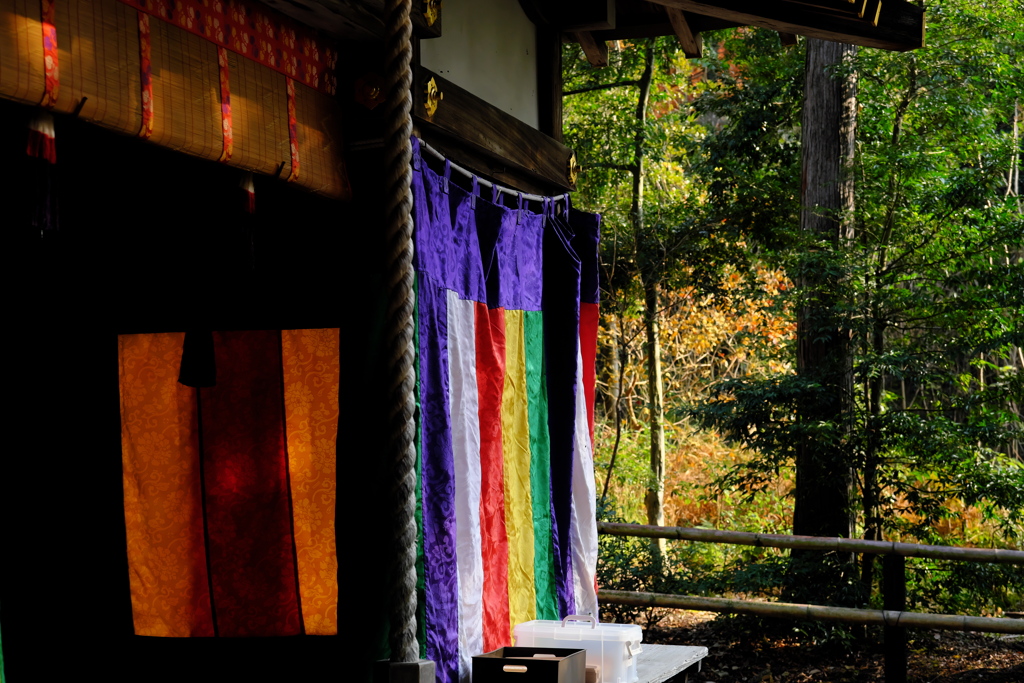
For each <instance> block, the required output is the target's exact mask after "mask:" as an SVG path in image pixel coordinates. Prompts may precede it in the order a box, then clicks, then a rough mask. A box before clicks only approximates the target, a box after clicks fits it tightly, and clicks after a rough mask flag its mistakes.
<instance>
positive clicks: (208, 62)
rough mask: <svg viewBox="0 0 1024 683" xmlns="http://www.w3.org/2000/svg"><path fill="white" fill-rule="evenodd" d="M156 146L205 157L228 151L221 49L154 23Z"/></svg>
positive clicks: (162, 23)
mask: <svg viewBox="0 0 1024 683" xmlns="http://www.w3.org/2000/svg"><path fill="white" fill-rule="evenodd" d="M150 27H151V32H152V33H151V41H152V43H151V44H152V59H153V62H152V73H153V137H152V138H150V139H151V140H152V141H153V142H155V143H156V144H158V145H163V146H164V147H170V148H171V149H175V150H178V151H179V152H185V153H186V154H191V155H193V156H197V157H200V158H202V159H214V160H215V159H218V158H220V153H221V150H222V149H223V145H224V143H223V136H222V134H221V116H220V72H219V70H218V67H217V47H216V46H215V45H214V44H213V43H211V42H209V41H206V40H203V39H202V38H200V37H199V36H196V35H193V34H191V33H187V32H185V31H182V30H181V29H179V28H178V27H176V26H174V25H172V24H170V23H168V22H166V21H159V20H155V19H154V20H152V21H150Z"/></svg>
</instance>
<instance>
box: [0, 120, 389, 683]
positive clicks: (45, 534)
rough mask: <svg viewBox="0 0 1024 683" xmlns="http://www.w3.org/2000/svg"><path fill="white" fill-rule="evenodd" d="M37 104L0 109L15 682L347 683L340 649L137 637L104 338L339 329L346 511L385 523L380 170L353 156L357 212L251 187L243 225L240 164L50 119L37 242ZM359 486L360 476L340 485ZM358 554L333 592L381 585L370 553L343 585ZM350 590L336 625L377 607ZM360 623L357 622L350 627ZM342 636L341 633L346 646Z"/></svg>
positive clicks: (6, 501)
mask: <svg viewBox="0 0 1024 683" xmlns="http://www.w3.org/2000/svg"><path fill="white" fill-rule="evenodd" d="M30 113H31V111H30V109H29V108H27V107H22V106H19V105H14V104H11V103H6V102H0V131H2V132H0V164H2V167H3V169H4V173H3V180H2V183H0V184H2V187H0V221H2V222H0V225H2V230H0V235H2V240H3V243H4V244H3V251H2V252H0V253H2V254H3V255H4V262H5V267H4V269H3V287H4V297H3V301H4V302H5V306H4V328H3V329H4V340H5V341H4V345H5V354H4V356H5V358H6V364H7V368H8V370H9V371H8V372H6V373H4V375H5V379H6V382H5V387H6V392H5V393H6V394H7V398H6V401H5V404H6V405H7V406H9V408H8V412H7V414H6V415H5V418H6V419H5V420H4V423H5V425H6V426H7V442H6V444H5V445H4V448H3V449H2V451H0V571H2V575H0V576H2V581H0V591H2V592H0V625H2V638H3V646H4V656H5V662H6V668H7V675H8V680H9V682H10V683H23V682H25V681H70V680H76V679H77V678H79V677H81V676H85V675H89V674H93V675H98V676H99V677H100V678H101V679H102V680H106V681H121V680H124V681H129V680H133V681H134V680H140V681H141V680H145V681H157V680H179V681H180V680H190V681H206V680H210V681H212V680H252V681H263V680H301V679H302V678H305V677H306V676H309V677H312V676H313V675H314V674H317V673H326V674H328V675H330V676H332V677H333V678H334V679H335V680H344V679H345V675H344V674H343V673H342V671H344V670H345V668H344V667H349V668H351V667H352V662H351V659H350V658H347V657H345V656H344V654H342V651H341V650H339V642H340V639H338V638H326V637H297V638H277V639H216V640H215V639H171V638H143V637H137V636H135V635H133V627H132V617H131V604H130V599H129V584H128V566H127V558H126V551H125V530H124V509H123V498H122V488H121V455H120V420H119V412H118V387H117V344H116V335H117V334H118V333H119V332H122V333H123V332H139V331H176V330H186V329H190V328H203V327H208V328H213V329H232V328H235V329H268V328H269V329H280V328H291V327H341V329H342V358H343V368H344V367H345V365H346V363H350V362H352V363H353V369H352V370H351V371H348V372H346V371H345V370H343V389H342V395H343V397H342V403H341V404H342V410H343V418H342V429H343V431H344V438H343V439H339V472H342V473H343V474H344V477H345V478H344V479H343V481H344V482H346V483H345V484H343V491H342V492H341V493H340V495H339V506H338V507H339V514H340V515H342V516H345V515H350V514H352V512H353V510H356V511H362V512H364V513H366V514H368V515H370V516H372V515H375V514H378V513H379V511H377V510H375V509H374V508H371V507H367V506H366V505H361V504H360V499H361V498H362V495H361V494H360V495H356V494H353V491H356V490H366V491H369V492H370V493H372V492H373V491H374V490H375V489H376V488H378V487H380V480H381V479H382V478H383V476H384V475H383V470H382V469H381V467H382V466H381V465H380V460H381V458H380V456H379V454H378V452H379V444H380V443H381V442H382V439H381V437H380V434H379V427H378V426H377V425H378V423H379V421H380V420H381V419H382V415H381V413H382V411H381V410H380V407H379V402H380V400H381V399H380V398H379V396H378V394H379V391H378V386H379V384H380V383H379V382H377V381H376V377H377V375H376V374H375V373H376V368H377V367H379V364H378V360H379V359H378V356H379V344H378V342H379V336H380V326H381V319H382V314H381V302H382V299H381V294H380V281H381V270H382V269H381V262H382V238H381V230H380V227H379V226H380V225H381V218H380V215H381V213H382V212H381V209H380V202H379V198H378V197H377V196H376V195H375V188H376V187H377V186H379V182H378V180H377V179H378V178H379V175H378V174H377V172H376V171H375V169H374V168H373V167H372V164H373V162H372V161H366V160H360V163H361V166H360V167H359V168H358V169H356V172H354V173H353V181H354V186H355V190H356V197H357V199H356V200H355V201H353V202H352V203H350V204H342V203H339V202H334V201H330V200H326V199H323V198H320V197H316V196H314V195H310V194H308V193H305V192H302V191H298V190H295V189H293V188H290V187H287V186H286V185H285V183H283V182H280V181H277V180H273V179H269V178H259V177H258V178H257V179H256V214H255V215H254V216H250V215H247V214H245V213H244V212H242V211H241V208H240V207H241V204H240V201H241V198H240V190H239V189H238V187H237V186H238V181H239V172H238V171H237V170H233V169H229V168H225V167H223V166H220V165H218V164H215V163H209V162H203V161H198V160H195V159H192V158H189V157H185V156H183V155H180V154H177V153H174V152H171V151H168V150H163V149H159V148H156V147H154V146H152V145H149V144H146V143H143V142H140V141H138V140H135V139H131V138H126V137H119V136H115V135H112V134H108V133H107V132H105V131H102V130H100V129H98V128H95V127H93V126H90V125H87V124H84V123H81V122H79V121H77V120H75V119H73V118H70V117H62V118H59V119H58V120H57V150H58V151H57V154H58V164H57V172H58V182H59V190H58V191H59V196H60V231H59V233H57V234H55V235H52V236H47V238H45V239H40V237H39V234H38V231H37V230H34V229H33V228H31V227H30V226H29V225H27V221H26V218H25V217H26V215H27V209H28V205H29V204H30V202H31V201H32V199H31V189H32V185H31V182H30V178H29V177H27V176H25V175H24V174H23V172H22V171H23V169H24V168H25V153H24V150H25V129H26V128H25V127H26V123H27V121H28V118H29V116H30ZM375 350H376V353H375ZM349 381H351V382H352V384H353V385H355V386H356V387H357V389H353V388H352V387H349V386H347V383H348V382H349ZM350 399H351V400H350ZM375 430H377V433H376V434H375V433H374V431H375ZM342 461H344V463H349V464H344V463H343V462H342ZM353 480H355V481H360V480H369V481H367V483H366V484H364V485H361V486H352V485H351V482H352V481H353ZM381 526H383V525H381ZM354 540H355V541H356V542H357V544H358V543H361V544H362V546H363V547H362V548H360V549H359V550H360V551H361V552H368V555H367V556H364V559H368V558H369V557H372V556H373V555H375V554H377V553H378V551H377V550H376V549H375V546H373V543H376V541H375V540H374V539H373V538H372V537H371V536H369V535H367V536H366V538H356V539H354ZM352 550H353V547H352V544H351V543H348V542H347V540H345V541H342V540H339V556H340V559H341V565H342V569H341V572H340V573H341V582H342V591H343V592H346V591H350V590H351V584H352V583H353V582H355V583H356V584H359V583H364V584H365V582H366V581H369V580H370V579H371V578H373V579H374V580H379V579H380V575H381V569H380V564H379V558H375V560H374V561H373V562H371V563H367V564H370V565H375V566H374V569H373V571H372V572H370V571H368V570H367V571H364V572H363V575H357V574H352V573H351V566H352V564H353V562H352V556H351V554H350V553H351V552H352ZM363 588H365V585H364V586H363ZM360 594H361V595H362V596H363V597H361V598H360V600H361V601H362V602H359V601H355V602H353V603H349V602H343V606H342V608H341V609H340V610H339V611H340V614H341V618H342V620H344V621H345V622H346V623H352V619H353V614H352V611H353V610H355V612H356V613H357V615H358V613H359V612H360V611H362V612H365V611H367V610H371V609H373V607H374V605H375V604H376V602H375V600H377V598H371V597H369V596H368V592H367V591H366V590H361V591H360ZM376 609H377V611H378V612H379V611H380V607H379V606H378V607H377V608H376ZM357 619H358V616H357ZM371 621H372V618H371ZM366 623H367V622H366V618H365V617H362V620H361V624H362V626H361V628H364V629H365V625H366ZM348 634H349V628H348V627H347V626H346V627H343V628H342V636H343V639H344V636H347V635H348ZM343 639H341V640H343ZM349 647H351V646H349ZM353 680H357V679H353Z"/></svg>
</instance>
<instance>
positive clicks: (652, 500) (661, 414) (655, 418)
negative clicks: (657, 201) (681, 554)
mask: <svg viewBox="0 0 1024 683" xmlns="http://www.w3.org/2000/svg"><path fill="white" fill-rule="evenodd" d="M660 290H661V288H660V286H659V285H658V282H657V281H650V280H648V281H645V282H644V304H645V310H644V326H645V327H646V328H647V393H648V404H647V410H648V413H649V422H648V423H649V425H650V428H651V473H652V475H653V476H652V477H651V486H650V487H649V488H648V489H647V498H646V501H645V502H646V504H647V523H648V524H654V525H657V526H664V525H665V406H664V396H665V387H664V383H663V382H662V377H661V342H660V339H659V338H660V335H661V324H660V321H659V319H658V318H659V314H658V309H659V303H660V298H661V297H660V294H661V291H660ZM654 540H655V541H656V543H655V546H656V550H655V555H656V557H660V556H661V554H662V553H663V552H664V550H665V539H663V538H659V539H654Z"/></svg>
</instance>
